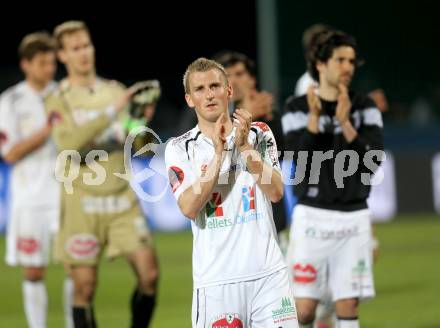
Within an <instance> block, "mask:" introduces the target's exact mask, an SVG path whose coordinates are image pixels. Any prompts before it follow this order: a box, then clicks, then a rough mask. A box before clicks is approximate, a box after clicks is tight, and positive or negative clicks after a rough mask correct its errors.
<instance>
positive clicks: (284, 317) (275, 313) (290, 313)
mask: <svg viewBox="0 0 440 328" xmlns="http://www.w3.org/2000/svg"><path fill="white" fill-rule="evenodd" d="M272 319H273V322H274V323H282V322H285V321H289V320H296V310H295V305H294V302H293V300H292V298H291V297H289V296H287V297H283V298H282V299H281V307H279V308H277V309H275V310H272Z"/></svg>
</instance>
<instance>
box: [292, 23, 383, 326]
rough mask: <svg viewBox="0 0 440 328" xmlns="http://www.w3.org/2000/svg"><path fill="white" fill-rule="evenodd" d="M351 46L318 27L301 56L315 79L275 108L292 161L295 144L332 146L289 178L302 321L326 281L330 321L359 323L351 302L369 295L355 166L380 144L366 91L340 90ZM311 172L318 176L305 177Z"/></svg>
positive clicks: (364, 214) (308, 319)
mask: <svg viewBox="0 0 440 328" xmlns="http://www.w3.org/2000/svg"><path fill="white" fill-rule="evenodd" d="M356 50H357V46H356V42H355V40H354V38H352V37H351V36H349V35H347V34H345V33H343V32H338V31H327V32H325V33H323V34H321V35H320V36H319V37H318V38H317V40H316V42H315V44H314V46H313V50H312V52H311V54H310V57H309V61H308V67H309V72H310V74H311V76H312V78H313V79H314V80H315V81H317V82H318V81H319V82H318V87H317V89H316V87H315V86H310V87H309V89H308V92H307V95H306V96H302V97H291V98H289V99H288V100H287V102H286V112H285V113H284V116H283V129H284V132H285V133H286V134H287V136H286V145H287V147H291V148H290V149H292V150H294V151H295V157H294V161H295V164H296V166H297V168H298V160H299V157H298V153H299V152H300V151H303V152H308V153H309V156H308V158H313V157H312V156H313V152H314V151H321V152H325V154H330V153H332V154H333V152H335V154H334V156H331V157H330V158H325V160H323V161H321V162H320V163H318V164H319V167H315V168H313V167H314V166H313V165H310V163H309V164H308V166H307V168H306V171H305V178H304V179H303V180H302V182H301V183H299V184H297V185H295V194H296V196H297V197H298V205H296V207H295V211H294V220H293V226H292V230H291V232H292V233H291V236H290V246H289V256H288V261H289V267H290V268H291V269H292V277H293V279H294V283H295V288H294V291H295V298H296V302H297V306H298V316H299V321H300V324H301V325H302V326H303V327H312V326H313V321H314V319H315V309H316V306H317V305H318V302H319V300H321V299H322V298H323V297H324V295H325V293H326V288H327V286H329V288H330V290H331V293H332V298H333V301H335V302H336V315H337V327H353V328H356V327H359V320H358V302H359V300H361V299H366V298H370V297H373V296H374V285H373V276H372V256H371V255H372V254H371V248H370V247H371V246H370V244H371V242H370V241H371V225H370V218H369V211H368V208H367V203H366V199H367V197H368V195H369V192H370V186H369V185H368V184H366V183H364V182H363V180H362V179H361V173H366V172H369V174H370V175H371V173H372V172H371V169H370V168H367V167H366V166H364V164H363V163H364V162H363V160H364V156H365V154H366V153H367V152H368V151H370V150H383V136H382V127H383V123H382V117H381V114H380V111H379V109H378V108H377V107H376V105H375V104H374V102H373V101H372V100H371V99H370V98H368V97H367V96H363V95H361V94H358V93H354V92H349V91H348V87H349V85H350V82H351V79H352V77H353V75H354V71H355V67H356V55H357V53H356ZM348 150H350V151H354V152H355V153H356V154H357V155H358V156H359V158H360V163H361V165H360V166H359V168H357V170H356V171H355V172H354V173H353V174H352V175H351V176H347V177H346V178H345V180H344V181H343V187H342V188H341V187H340V186H338V185H337V180H336V178H337V176H336V174H335V172H336V171H337V170H338V169H340V170H342V169H343V168H344V167H338V163H337V162H336V160H335V157H336V156H337V155H338V153H339V152H341V151H348ZM378 160H380V159H378ZM308 161H309V162H310V161H311V160H310V159H309V160H308ZM374 164H375V165H374V167H375V168H377V163H376V162H375V163H374ZM340 166H343V165H340ZM316 170H318V172H319V173H317V172H316ZM316 176H317V177H318V181H317V182H313V183H311V180H312V179H313V178H314V177H316ZM309 180H310V181H309Z"/></svg>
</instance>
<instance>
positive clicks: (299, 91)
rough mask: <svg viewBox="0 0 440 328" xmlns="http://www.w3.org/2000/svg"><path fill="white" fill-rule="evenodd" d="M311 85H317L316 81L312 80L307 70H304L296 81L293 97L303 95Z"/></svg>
mask: <svg viewBox="0 0 440 328" xmlns="http://www.w3.org/2000/svg"><path fill="white" fill-rule="evenodd" d="M311 85H315V86H318V83H317V82H316V81H315V80H313V78H312V76H311V75H310V73H309V72H305V73H304V74H303V75H301V77H300V78H299V79H298V81H297V82H296V86H295V97H299V96H302V95H305V94H306V93H307V90H308V89H309V87H310V86H311Z"/></svg>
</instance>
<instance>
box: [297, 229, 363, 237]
mask: <svg viewBox="0 0 440 328" xmlns="http://www.w3.org/2000/svg"><path fill="white" fill-rule="evenodd" d="M358 233H359V230H358V227H357V226H353V227H347V228H343V229H337V230H332V229H316V228H314V227H307V228H306V231H305V234H306V237H308V238H314V239H322V240H340V239H344V238H351V237H353V236H357V235H358Z"/></svg>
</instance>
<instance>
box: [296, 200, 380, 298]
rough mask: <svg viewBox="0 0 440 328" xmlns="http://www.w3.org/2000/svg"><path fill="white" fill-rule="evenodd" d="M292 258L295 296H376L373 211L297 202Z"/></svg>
mask: <svg viewBox="0 0 440 328" xmlns="http://www.w3.org/2000/svg"><path fill="white" fill-rule="evenodd" d="M293 216H294V218H293V224H292V226H291V232H290V241H289V248H288V255H287V264H288V268H289V271H290V272H289V273H290V274H291V279H292V280H293V290H294V295H295V297H296V298H311V299H318V300H320V299H322V298H323V296H324V294H325V293H326V289H327V288H329V289H330V291H331V294H332V299H333V301H336V300H340V299H347V298H359V299H361V300H362V299H367V298H372V297H374V294H375V291H374V283H373V273H372V253H371V246H370V245H371V224H370V217H369V211H368V210H367V209H365V210H359V211H353V212H341V211H334V210H326V209H319V208H314V207H310V206H305V205H297V206H296V207H295V210H294V214H293Z"/></svg>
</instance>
